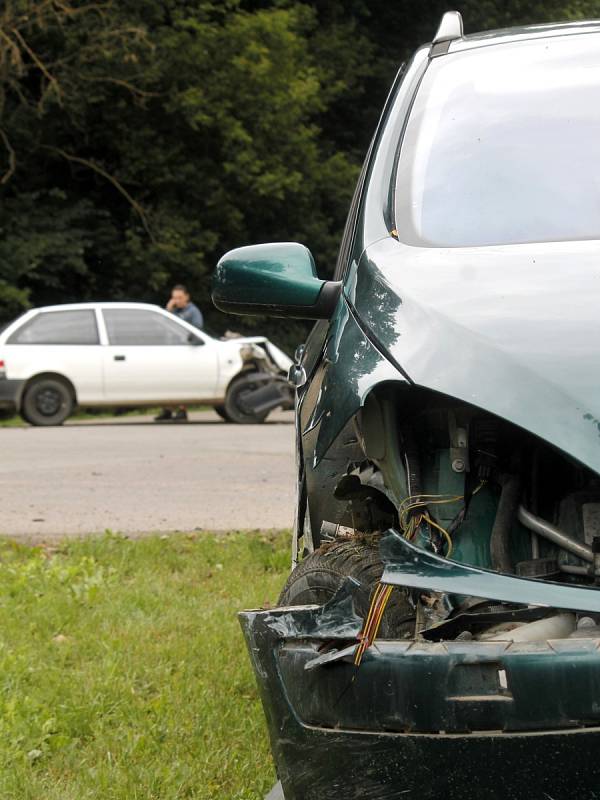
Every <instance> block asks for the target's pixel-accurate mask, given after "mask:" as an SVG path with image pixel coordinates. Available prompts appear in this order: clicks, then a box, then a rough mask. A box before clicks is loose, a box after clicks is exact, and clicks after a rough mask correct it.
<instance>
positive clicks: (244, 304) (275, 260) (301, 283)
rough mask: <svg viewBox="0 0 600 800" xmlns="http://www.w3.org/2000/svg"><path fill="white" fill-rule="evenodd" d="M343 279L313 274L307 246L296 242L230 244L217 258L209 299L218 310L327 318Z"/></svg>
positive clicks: (312, 265)
mask: <svg viewBox="0 0 600 800" xmlns="http://www.w3.org/2000/svg"><path fill="white" fill-rule="evenodd" d="M341 290H342V284H341V282H340V281H322V280H320V279H319V278H318V277H317V270H316V269H315V262H314V260H313V257H312V255H311V253H310V251H309V250H307V248H306V247H304V245H301V244H297V243H296V242H279V243H274V244H256V245H252V246H250V247H238V248H237V249H236V250H230V251H229V252H228V253H226V254H225V255H224V256H223V258H222V259H221V260H220V261H219V263H218V264H217V269H216V271H215V275H214V278H213V286H212V299H213V303H214V304H215V305H216V307H217V308H219V309H220V310H221V311H227V312H229V313H233V314H269V315H271V316H274V317H296V318H298V319H329V317H331V315H332V313H333V310H334V308H335V307H336V305H337V301H338V299H339V296H340V293H341Z"/></svg>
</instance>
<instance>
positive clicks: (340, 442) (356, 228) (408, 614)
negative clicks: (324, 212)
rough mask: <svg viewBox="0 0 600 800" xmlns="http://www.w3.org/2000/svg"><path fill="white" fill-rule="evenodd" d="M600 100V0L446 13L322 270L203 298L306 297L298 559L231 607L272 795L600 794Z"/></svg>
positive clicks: (293, 799)
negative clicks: (559, 8)
mask: <svg viewBox="0 0 600 800" xmlns="http://www.w3.org/2000/svg"><path fill="white" fill-rule="evenodd" d="M599 109H600V23H597V22H585V23H577V24H575V23H573V24H561V25H544V26H535V27H530V28H523V29H509V30H503V31H495V32H489V33H483V34H477V35H469V36H465V35H463V31H462V22H461V19H460V15H459V14H458V13H456V12H449V13H448V14H446V15H445V16H444V17H443V19H442V22H441V25H440V28H439V30H438V33H437V35H436V37H435V39H434V41H433V42H432V43H431V44H430V45H427V46H425V47H422V48H421V49H419V50H418V51H417V52H416V54H415V55H414V57H413V59H412V61H411V62H410V63H409V64H408V65H407V66H406V68H405V69H403V70H402V71H401V72H400V74H399V75H398V78H397V80H396V82H395V84H394V86H393V88H392V90H391V93H390V96H389V99H388V102H387V105H386V107H385V109H384V111H383V114H382V117H381V120H380V123H379V126H378V129H377V131H376V133H375V137H374V139H373V143H372V145H371V148H370V151H369V153H368V155H367V159H366V162H365V165H364V168H363V171H362V174H361V177H360V180H359V184H358V187H357V189H356V193H355V196H354V200H353V203H352V207H351V209H350V214H349V218H348V223H347V226H346V230H345V233H344V237H343V241H342V244H341V249H340V255H339V261H338V264H337V268H336V273H335V276H334V280H331V281H322V280H319V278H318V277H317V273H316V269H315V265H314V262H313V259H312V257H311V255H310V253H309V251H308V250H307V249H306V248H305V247H303V246H302V245H300V244H296V243H283V244H269V245H258V246H255V247H243V248H240V249H238V250H234V251H232V252H230V253H227V254H226V255H225V256H224V257H223V258H222V259H221V261H220V262H219V265H218V267H217V270H216V275H215V281H214V290H213V299H214V302H215V303H216V305H217V306H218V307H219V308H221V309H223V310H227V311H232V310H233V311H236V312H238V313H249V314H251V313H254V312H259V313H265V312H267V313H271V314H273V315H279V316H291V317H301V318H307V319H315V320H316V324H315V326H314V328H313V330H312V333H311V334H310V337H309V339H308V341H307V342H306V345H305V346H304V347H302V348H299V351H298V353H297V357H296V362H295V365H294V367H293V368H292V370H291V374H290V377H291V379H292V380H293V382H294V384H295V386H296V392H297V399H296V419H297V427H296V431H297V455H298V462H297V464H298V506H297V514H296V525H295V533H294V544H293V563H294V568H293V570H292V572H291V574H290V577H289V580H288V581H287V584H286V585H285V587H284V588H283V592H282V595H281V599H280V604H279V606H278V607H277V608H273V609H268V610H253V611H245V612H243V613H242V614H241V622H242V627H243V629H244V633H245V636H246V640H247V643H248V648H249V652H250V657H251V659H252V662H253V665H254V669H255V673H256V678H257V681H258V685H259V688H260V692H261V697H262V701H263V704H264V709H265V713H266V717H267V721H268V727H269V732H270V737H271V744H272V750H273V756H274V759H275V764H276V767H277V773H278V776H279V779H280V781H281V788H280V790H279V796H281V797H285V800H334V799H335V800H338V798H357V799H358V798H360V799H361V800H367V799H368V798H373V800H375V799H377V800H388V798H389V799H391V798H404V797H407V798H410V797H415V798H419V800H434V798H435V800H438V799H439V800H442V799H443V800H469V799H470V798H486V799H487V798H502V800H507V799H508V800H519V799H520V798H527V800H533V799H534V798H535V800H537V799H538V798H539V800H567V798H569V799H570V798H573V797H575V798H577V800H588V798H589V800H591V799H592V798H596V797H598V796H600V788H599V784H600V767H599V766H597V765H596V757H597V755H598V753H599V752H600V650H599V647H600V591H599V589H600V172H599V170H600V167H599V165H600V135H599V133H598V132H599V125H598V123H599V119H600V117H599V115H600V111H599Z"/></svg>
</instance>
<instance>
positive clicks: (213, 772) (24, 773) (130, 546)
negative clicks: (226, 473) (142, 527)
mask: <svg viewBox="0 0 600 800" xmlns="http://www.w3.org/2000/svg"><path fill="white" fill-rule="evenodd" d="M288 542H289V537H288V536H286V535H278V536H275V535H273V536H266V535H260V534H239V533H236V534H231V535H226V536H223V535H220V536H213V535H209V534H199V535H194V534H191V535H189V536H185V535H177V536H171V537H151V538H146V539H140V540H136V541H131V540H128V539H125V538H122V537H119V536H114V535H111V534H107V535H105V536H104V537H98V538H92V539H87V540H80V541H76V542H72V543H69V544H65V545H64V546H61V547H60V548H59V549H58V551H55V552H52V551H51V550H50V549H44V548H32V547H27V546H23V545H17V544H15V543H12V542H8V541H7V542H0V797H1V798H3V800H5V799H6V798H11V799H12V798H14V800H17V798H18V800H30V799H31V798H36V800H38V799H39V800H42V798H43V800H59V799H60V800H84V799H85V798H98V800H100V799H101V800H113V799H116V798H118V799H119V800H154V798H161V800H176V799H177V800H178V799H179V798H215V799H216V798H219V800H246V799H248V800H250V799H251V798H252V799H254V798H257V799H258V798H262V797H263V796H264V794H265V793H266V792H267V790H268V789H269V788H270V787H271V785H272V783H273V781H274V774H273V769H272V766H271V760H270V754H269V747H268V741H267V735H266V729H265V725H264V721H263V715H262V709H261V706H260V703H259V700H258V698H257V692H256V689H255V683H254V676H253V674H252V671H251V668H250V665H249V661H248V657H247V654H246V650H245V646H244V642H243V638H242V635H241V631H240V628H239V625H238V622H237V619H236V612H237V611H238V610H239V609H241V608H244V607H253V606H254V607H255V606H258V605H262V604H263V603H265V602H268V601H273V600H274V599H276V597H277V594H278V592H279V589H280V587H281V585H282V583H283V580H284V578H285V575H286V572H287V568H288V563H289V554H288V550H289V547H288Z"/></svg>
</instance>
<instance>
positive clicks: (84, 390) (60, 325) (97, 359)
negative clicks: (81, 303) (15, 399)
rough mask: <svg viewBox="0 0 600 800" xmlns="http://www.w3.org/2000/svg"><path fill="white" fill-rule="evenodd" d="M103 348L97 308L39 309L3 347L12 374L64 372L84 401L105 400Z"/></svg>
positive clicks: (80, 401)
mask: <svg viewBox="0 0 600 800" xmlns="http://www.w3.org/2000/svg"><path fill="white" fill-rule="evenodd" d="M103 349H104V348H102V347H101V346H100V339H99V337H98V325H97V319H96V312H95V310H94V309H93V308H81V309H65V310H48V311H38V312H37V313H35V314H33V315H32V316H30V317H28V318H27V319H26V320H25V321H24V322H23V324H22V325H20V326H19V327H18V328H16V329H15V330H14V331H12V333H11V334H10V336H8V338H7V340H6V343H5V345H4V346H3V348H2V350H3V356H4V359H5V360H6V363H7V364H8V365H9V367H10V369H11V375H12V377H14V378H17V379H24V380H26V379H28V378H31V377H34V376H35V375H37V374H40V373H47V372H53V373H55V374H56V375H62V376H63V377H65V378H67V379H68V380H69V381H70V382H71V383H72V384H73V386H74V387H75V393H76V396H77V402H78V403H79V404H80V405H82V404H91V403H100V402H101V401H102V397H103V385H102V373H103V370H102V367H103V353H102V351H103Z"/></svg>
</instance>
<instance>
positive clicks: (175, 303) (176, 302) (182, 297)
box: [167, 289, 190, 311]
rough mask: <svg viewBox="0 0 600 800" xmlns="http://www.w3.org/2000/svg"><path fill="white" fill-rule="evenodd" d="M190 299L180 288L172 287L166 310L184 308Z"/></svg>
mask: <svg viewBox="0 0 600 800" xmlns="http://www.w3.org/2000/svg"><path fill="white" fill-rule="evenodd" d="M189 301H190V296H189V294H188V293H187V292H184V291H183V290H182V289H173V291H172V292H171V298H170V300H169V302H168V303H167V311H173V310H174V309H176V308H185V307H186V306H187V304H188V303H189Z"/></svg>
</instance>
